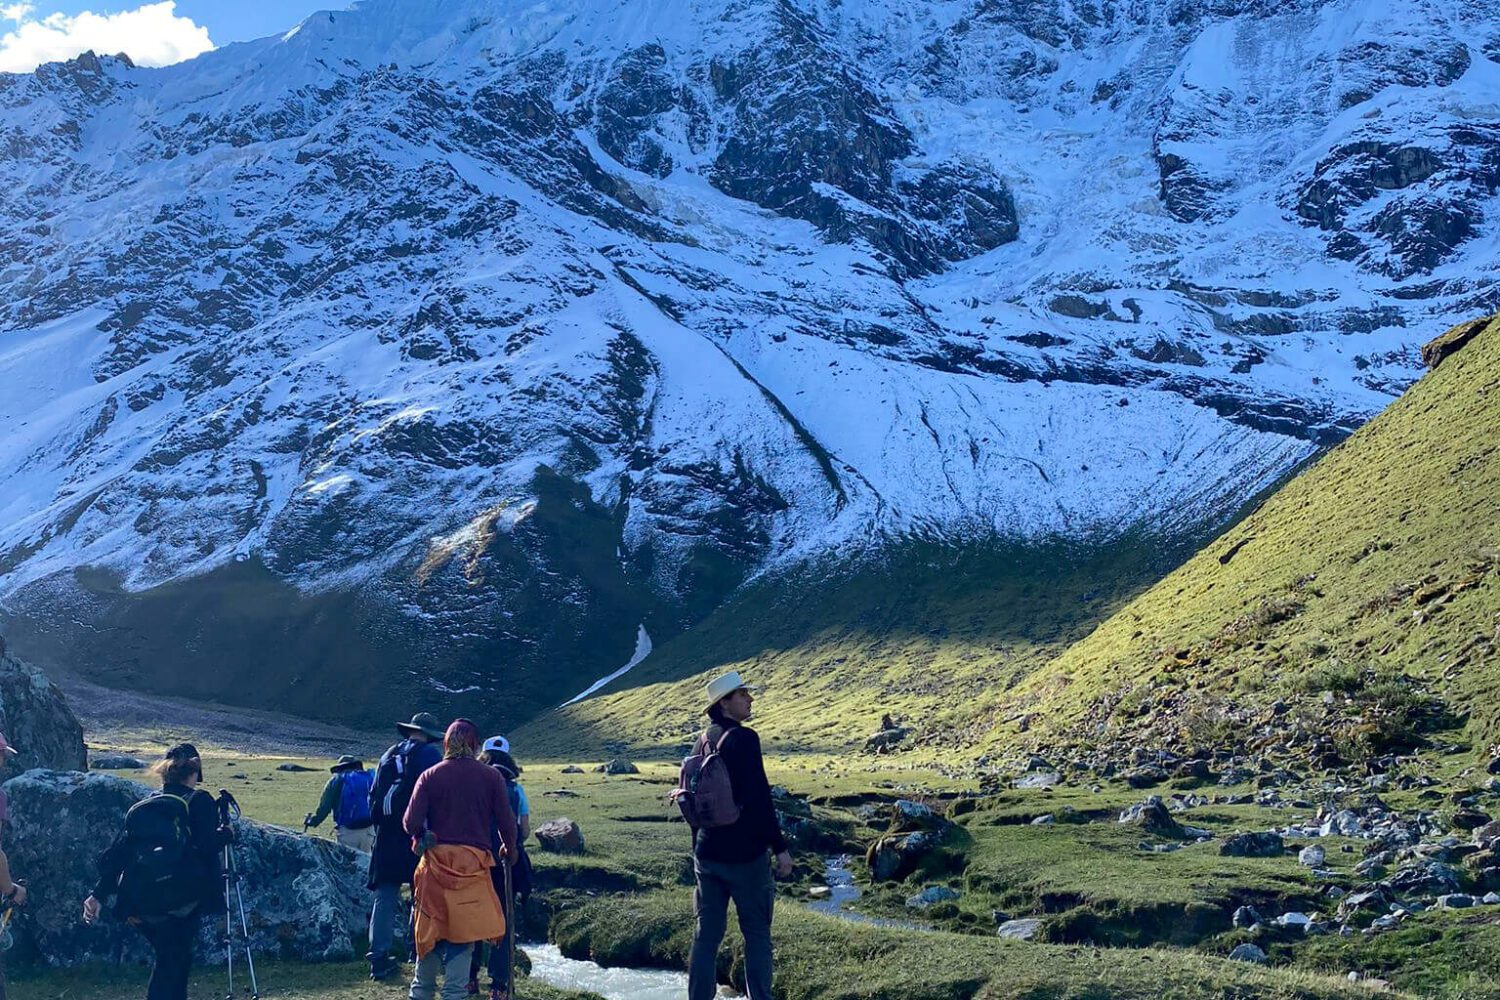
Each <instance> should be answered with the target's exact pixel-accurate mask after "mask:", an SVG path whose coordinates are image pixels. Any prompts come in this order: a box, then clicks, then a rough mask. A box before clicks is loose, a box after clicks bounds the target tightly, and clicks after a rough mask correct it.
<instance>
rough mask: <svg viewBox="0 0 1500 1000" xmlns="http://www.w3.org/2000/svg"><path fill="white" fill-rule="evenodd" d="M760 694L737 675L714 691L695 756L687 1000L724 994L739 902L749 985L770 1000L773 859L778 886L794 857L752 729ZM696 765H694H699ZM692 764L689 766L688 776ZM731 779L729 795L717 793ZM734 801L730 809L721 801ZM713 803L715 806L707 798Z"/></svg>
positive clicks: (718, 681)
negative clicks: (726, 943)
mask: <svg viewBox="0 0 1500 1000" xmlns="http://www.w3.org/2000/svg"><path fill="white" fill-rule="evenodd" d="M753 690H754V689H753V688H751V687H750V686H749V685H747V684H746V683H745V682H744V681H743V680H741V679H740V675H739V673H738V672H737V671H730V672H729V673H727V674H725V675H724V676H722V677H718V678H715V679H714V680H712V681H710V682H709V684H708V688H707V695H708V708H707V712H708V717H709V723H710V724H709V726H708V728H707V729H706V730H704V732H703V735H702V736H701V737H699V739H698V744H697V747H696V748H695V750H694V756H695V757H697V758H698V760H699V761H700V762H702V761H705V760H707V759H708V758H709V757H711V756H717V757H718V758H719V759H718V760H717V761H712V762H710V763H705V764H703V767H702V770H701V771H699V772H698V773H699V774H701V775H702V780H701V781H698V780H695V781H693V782H692V784H693V785H694V786H695V787H696V788H697V790H698V792H699V798H700V799H701V800H703V801H700V802H699V803H698V806H699V808H698V809H697V810H696V811H694V810H692V809H691V808H685V809H684V811H685V812H688V813H690V814H691V815H692V816H695V817H696V819H695V821H694V826H693V875H694V877H695V878H696V880H697V883H698V889H697V892H695V893H694V894H693V910H694V912H695V913H696V915H697V918H698V922H697V927H696V928H695V929H694V931H693V953H692V959H691V962H690V964H689V967H688V1000H713V998H714V995H715V994H716V993H717V992H718V985H717V983H716V981H715V975H714V973H715V968H716V966H717V965H718V954H719V943H720V942H721V941H722V940H723V939H724V929H725V925H726V923H727V922H728V915H729V901H730V900H731V899H732V900H734V908H735V911H736V912H737V913H738V914H739V921H740V931H741V933H743V934H744V935H745V983H746V986H747V988H748V992H749V994H750V1000H771V910H772V906H773V904H774V902H775V899H776V886H775V884H774V883H773V881H772V874H771V865H770V858H769V857H768V855H769V854H774V855H775V864H776V873H775V877H776V878H787V877H788V876H790V875H791V873H792V856H791V853H790V852H789V851H788V849H787V843H786V838H784V837H783V836H782V835H781V825H780V824H779V823H778V822H777V820H776V808H775V806H774V805H773V804H772V802H771V784H770V782H769V781H767V780H766V768H765V762H764V761H763V760H762V758H761V752H760V737H759V736H757V735H756V733H755V730H753V729H751V728H750V727H748V726H746V725H745V723H746V722H748V721H749V720H750V709H751V703H752V700H753V699H752V698H751V696H750V695H751V692H752V691H753ZM692 760H693V758H689V761H692ZM687 772H688V762H684V774H685V775H686V774H687ZM726 773H727V777H728V786H729V787H728V788H727V789H721V788H719V787H716V786H718V785H719V784H720V779H721V778H722V777H723V776H724V775H725V774H726ZM723 792H728V793H730V795H732V802H731V801H727V798H726V796H724V795H723V794H722V793H723ZM710 796H712V797H713V801H712V802H711V803H710V802H709V801H707V800H708V798H709V797H710Z"/></svg>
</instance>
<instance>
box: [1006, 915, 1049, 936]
mask: <svg viewBox="0 0 1500 1000" xmlns="http://www.w3.org/2000/svg"><path fill="white" fill-rule="evenodd" d="M1041 930H1042V921H1041V920H1039V919H1037V918H1036V917H1027V918H1024V919H1021V920H1007V921H1006V922H1005V923H1003V924H1001V925H1000V929H999V930H998V931H996V932H995V933H996V934H998V935H999V936H1000V937H1003V938H1009V939H1011V940H1012V941H1030V940H1031V939H1032V938H1034V937H1036V936H1037V935H1038V934H1039V933H1041Z"/></svg>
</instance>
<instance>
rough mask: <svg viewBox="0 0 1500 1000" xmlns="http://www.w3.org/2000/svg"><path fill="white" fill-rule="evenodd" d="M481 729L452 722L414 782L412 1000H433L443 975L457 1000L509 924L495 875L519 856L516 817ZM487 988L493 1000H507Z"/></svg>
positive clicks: (447, 994)
mask: <svg viewBox="0 0 1500 1000" xmlns="http://www.w3.org/2000/svg"><path fill="white" fill-rule="evenodd" d="M478 753H479V730H478V729H476V728H474V723H472V722H470V721H469V720H468V719H454V720H453V723H452V724H451V725H449V726H448V732H447V734H446V736H445V737H444V739H443V762H442V763H441V764H438V765H437V766H436V767H434V768H432V769H431V770H428V771H427V772H425V773H424V774H423V775H422V776H421V777H420V778H418V779H417V787H416V789H415V791H413V792H412V797H411V804H410V805H408V806H407V807H406V816H405V819H404V826H405V828H406V832H407V833H408V834H409V835H410V836H411V838H412V840H413V841H414V842H415V843H417V844H418V845H419V849H420V850H421V852H422V860H421V862H420V863H419V864H418V865H417V871H416V877H415V879H414V880H413V882H412V897H413V899H414V900H415V906H416V915H415V917H414V919H413V921H412V926H413V936H414V937H415V938H416V942H417V971H416V975H415V976H413V977H412V981H411V993H410V997H411V1000H433V998H434V997H435V996H436V995H437V982H438V973H439V972H440V971H441V973H442V977H443V1000H458V998H459V997H462V996H464V995H465V992H466V988H467V986H468V982H469V958H470V956H471V955H472V954H473V951H474V945H475V943H476V942H479V941H499V940H501V939H502V937H503V936H504V934H505V929H506V922H505V916H504V914H503V910H502V907H501V906H500V897H499V895H498V894H497V893H496V892H495V885H494V881H493V880H492V879H491V878H490V872H491V871H492V870H493V869H494V867H495V865H496V864H497V863H499V864H504V863H505V862H504V861H503V860H499V861H497V858H496V853H497V851H496V848H497V847H498V853H499V854H500V856H501V858H502V859H503V858H509V857H514V856H515V853H516V817H515V814H514V813H513V812H512V811H511V807H510V789H509V787H508V786H507V784H506V781H505V779H504V778H503V777H501V776H500V772H498V771H497V770H495V769H494V768H492V767H486V766H485V765H484V764H481V763H480V762H479V761H478V760H476V759H475V757H476V756H477V755H478ZM509 996H510V994H509V991H508V990H507V989H504V988H502V987H500V986H498V985H495V986H492V987H491V988H490V1000H509Z"/></svg>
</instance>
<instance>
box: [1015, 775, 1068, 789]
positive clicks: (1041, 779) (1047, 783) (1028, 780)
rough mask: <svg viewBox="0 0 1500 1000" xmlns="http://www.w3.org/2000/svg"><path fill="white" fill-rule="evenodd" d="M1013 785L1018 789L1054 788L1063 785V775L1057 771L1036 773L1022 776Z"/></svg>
mask: <svg viewBox="0 0 1500 1000" xmlns="http://www.w3.org/2000/svg"><path fill="white" fill-rule="evenodd" d="M1012 784H1013V785H1014V786H1015V787H1016V788H1054V787H1056V786H1057V785H1060V784H1062V775H1060V774H1058V773H1057V772H1056V771H1036V772H1034V773H1032V774H1025V775H1022V776H1021V777H1019V778H1017V779H1016V780H1015V781H1014V782H1012Z"/></svg>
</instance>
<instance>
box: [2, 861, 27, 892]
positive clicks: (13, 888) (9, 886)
mask: <svg viewBox="0 0 1500 1000" xmlns="http://www.w3.org/2000/svg"><path fill="white" fill-rule="evenodd" d="M11 896H14V897H15V904H16V905H17V906H25V905H26V887H25V886H24V885H20V884H18V883H16V882H13V881H11V878H10V859H9V858H7V857H6V856H5V852H4V851H0V898H5V899H10V898H11Z"/></svg>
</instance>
